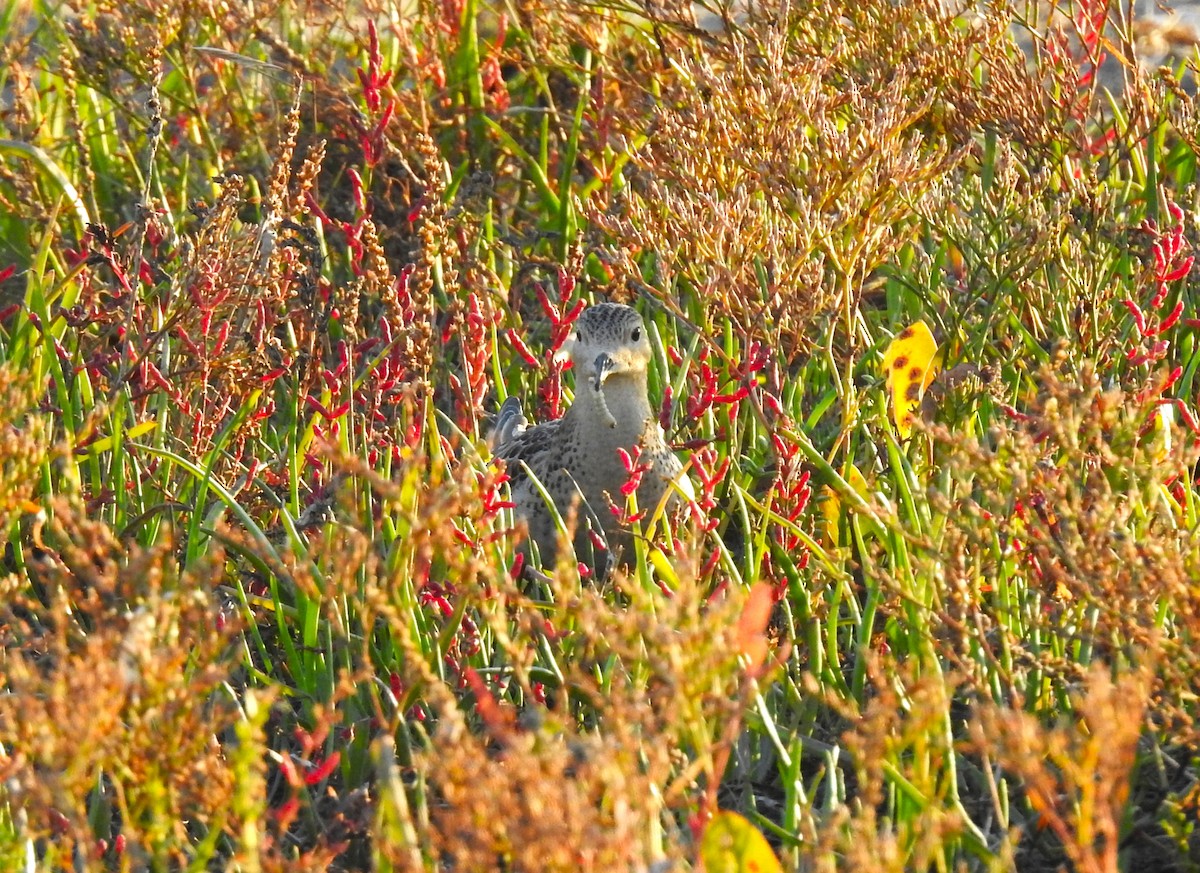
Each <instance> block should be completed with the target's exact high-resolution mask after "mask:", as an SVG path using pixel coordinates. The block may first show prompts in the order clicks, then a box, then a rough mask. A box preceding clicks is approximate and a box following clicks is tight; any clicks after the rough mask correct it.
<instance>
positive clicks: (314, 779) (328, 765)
mask: <svg viewBox="0 0 1200 873" xmlns="http://www.w3.org/2000/svg"><path fill="white" fill-rule="evenodd" d="M341 760H342V753H341V752H334V753H333V754H332V755H330V756H329V757H327V758H326V759H325V760H324V761H322V762H321V763H320V764H318V765H317V766H316V768H315V769H314V770H313V771H312V772H310V773H308V774H307V775H306V776H305V777H304V784H305V785H316V784H317V783H319V782H324V781H325V780H326V779H328V778H329V774H330V773H332V772H333V771H334V768H335V767H337V765H338V762H339V761H341Z"/></svg>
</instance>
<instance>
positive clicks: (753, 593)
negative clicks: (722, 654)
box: [737, 582, 775, 676]
mask: <svg viewBox="0 0 1200 873" xmlns="http://www.w3.org/2000/svg"><path fill="white" fill-rule="evenodd" d="M774 608H775V590H774V588H772V586H770V585H769V584H767V583H766V582H759V583H758V584H756V585H755V586H754V587H753V588H751V589H750V595H749V596H748V597H747V598H746V604H745V605H744V606H743V607H742V614H741V617H740V618H738V628H737V633H738V651H739V652H740V653H741V654H742V655H744V656H745V658H746V661H747V662H748V666H747V672H748V673H749V674H750V675H752V676H753V675H757V674H758V672H759V670H760V669H761V668H762V664H763V661H765V660H766V658H767V635H766V630H767V622H769V621H770V620H771V610H773V609H774Z"/></svg>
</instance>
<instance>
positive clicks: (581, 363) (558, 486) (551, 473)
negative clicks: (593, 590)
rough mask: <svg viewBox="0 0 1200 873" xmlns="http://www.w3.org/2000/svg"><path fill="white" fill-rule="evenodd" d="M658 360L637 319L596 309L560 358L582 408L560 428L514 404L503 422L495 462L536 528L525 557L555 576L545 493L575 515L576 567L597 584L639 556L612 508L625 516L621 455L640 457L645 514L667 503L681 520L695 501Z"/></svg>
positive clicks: (554, 535) (522, 515) (503, 411)
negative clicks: (570, 369)
mask: <svg viewBox="0 0 1200 873" xmlns="http://www.w3.org/2000/svg"><path fill="white" fill-rule="evenodd" d="M650 356H651V347H650V337H649V335H648V332H647V330H646V325H645V322H644V321H643V320H642V316H641V315H640V314H639V313H638V311H637V310H636V309H634V308H633V307H631V306H626V305H624V304H619V303H598V304H595V305H593V306H590V307H588V308H587V309H585V310H584V311H583V312H582V313H581V314H580V316H579V318H578V320H577V321H576V322H575V327H574V330H573V332H572V333H571V334H570V335H569V336H568V338H567V340H566V341H565V342H564V343H563V345H562V347H561V348H560V349H559V351H558V352H556V353H555V356H554V358H555V360H556V361H570V362H571V363H572V364H573V365H574V369H575V372H576V374H577V375H576V385H575V396H574V399H573V400H572V402H571V405H570V407H569V408H568V409H567V411H566V413H564V415H563V416H562V418H559V419H557V420H553V421H545V422H541V423H538V424H531V423H530V422H529V420H528V419H527V418H526V417H525V413H524V410H523V408H522V405H521V400H520V398H519V397H517V396H516V395H512V396H510V397H509V398H508V399H507V400H505V402H504V403H503V405H502V406H501V408H500V411H499V412H498V413H497V414H496V418H495V422H494V426H493V429H492V437H491V443H492V447H493V448H492V454H493V456H494V457H496V458H500V459H502V460H503V461H504V462H505V467H506V472H507V475H508V477H509V489H510V494H511V498H512V502H513V504H514V505H515V509H514V513H515V515H516V517H517V518H518V519H520V520H523V521H524V522H525V524H526V525H527V527H528V533H529V536H528V540H527V541H526V546H525V549H526V551H528V543H529V542H532V543H533V544H534V545H535V546H536V547H537V552H538V556H539V558H540V559H541V563H542V566H543V567H547V568H548V567H553V566H554V563H555V560H556V558H557V554H558V531H557V528H556V525H555V522H554V517H553V514H552V513H551V511H550V508H549V507H548V506H547V503H546V499H545V497H544V496H543V495H542V493H541V492H540V491H539V489H538V485H537V483H540V484H541V486H542V488H544V489H545V491H546V495H547V496H548V497H549V498H550V499H551V501H552V502H553V504H554V506H555V508H556V509H557V510H558V512H559V514H560V515H561V516H562V518H564V519H566V518H568V517H569V514H570V512H571V510H572V509H575V511H576V528H575V536H574V540H573V543H574V546H575V554H576V557H577V558H578V559H579V560H581V561H583V562H584V563H585V564H586V565H587V566H588V567H589V568H590V569H591V570H592V571H593V572H594V573H595V574H596V575H597V576H598V577H599V578H604V577H606V576H607V575H608V573H609V572H611V570H612V569H613V568H614V567H615V566H616V565H617V564H618V562H619V561H621V560H622V558H624V559H625V561H626V562H627V561H628V558H629V557H630V556H631V555H632V545H633V538H632V535H631V533H630V531H629V529H628V528H627V527H625V526H623V525H622V524H621V522H620V520H619V519H618V518H617V516H616V514H615V513H613V512H612V511H611V508H610V507H611V506H612V505H613V504H615V505H616V506H618V507H621V508H624V505H625V497H624V496H623V495H622V493H621V488H622V486H624V485H625V484H626V483H627V482H629V481H630V472H629V470H628V469H627V466H626V460H625V459H622V457H621V451H620V450H624V452H626V453H627V458H632V457H636V459H637V466H638V467H639V468H641V469H642V470H643V473H642V477H641V481H640V483H639V484H638V486H637V491H636V494H637V506H638V509H639V510H648V511H649V512H650V513H654V512H655V511H656V510H657V509H658V507H659V504H660V502H662V501H663V499H664V497H665V499H666V509H667V511H668V512H674V511H677V510H679V509H682V508H683V507H684V506H686V505H687V503H689V502H690V501H691V500H692V499H694V491H693V488H692V485H691V482H690V480H689V479H688V477H687V474H686V472H685V471H684V468H683V464H681V463H680V461H679V458H677V457H676V456H675V453H674V452H673V451H672V449H671V447H670V446H669V445H668V444H667V441H666V435H665V434H664V433H663V429H662V427H661V426H660V425H659V421H658V416H657V415H656V414H655V411H654V408H653V407H652V406H651V405H650V398H649V395H648V389H647V369H648V367H649V364H650ZM639 451H640V454H639ZM531 474H532V475H531ZM534 479H536V480H537V483H535V481H534ZM593 534H594V535H595V536H594V535H593Z"/></svg>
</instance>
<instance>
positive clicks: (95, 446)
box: [80, 419, 158, 455]
mask: <svg viewBox="0 0 1200 873" xmlns="http://www.w3.org/2000/svg"><path fill="white" fill-rule="evenodd" d="M156 427H158V422H157V421H154V420H153V419H150V420H149V421H143V422H139V423H138V424H135V425H134V426H133V427H130V428H127V429H126V430H125V439H127V440H135V439H137V438H138V437H140V436H141V435H142V434H144V433H149V432H150V431H152V430H154V428H156ZM116 444H117V443H116V440H114V439H113V438H112V437H110V436H106V437H102V438H101V439H98V440H96V441H94V442H91V443H88V444H87V445H86V446H84V447H83V448H82V449H80V451H81V452H86V453H87V454H89V455H98V454H100V453H101V452H110V451H112V448H113V446H115V445H116Z"/></svg>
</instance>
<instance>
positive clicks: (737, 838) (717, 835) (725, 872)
mask: <svg viewBox="0 0 1200 873" xmlns="http://www.w3.org/2000/svg"><path fill="white" fill-rule="evenodd" d="M700 860H701V862H702V863H703V864H704V873H783V868H782V867H781V866H779V860H778V859H777V858H776V857H775V853H774V852H772V851H771V846H770V845H769V844H768V843H767V838H766V837H764V836H763V835H762V834H761V833H760V832H759V831H758V829H757V828H756V827H754V825H752V824H750V822H748V821H746V819H744V818H742V817H741V816H740V815H738V814H737V813H736V812H728V811H721V812H718V813H717V814H716V815H714V816H713V817H712V820H711V821H709V823H708V825H707V826H705V828H704V836H703V837H701V838H700Z"/></svg>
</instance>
